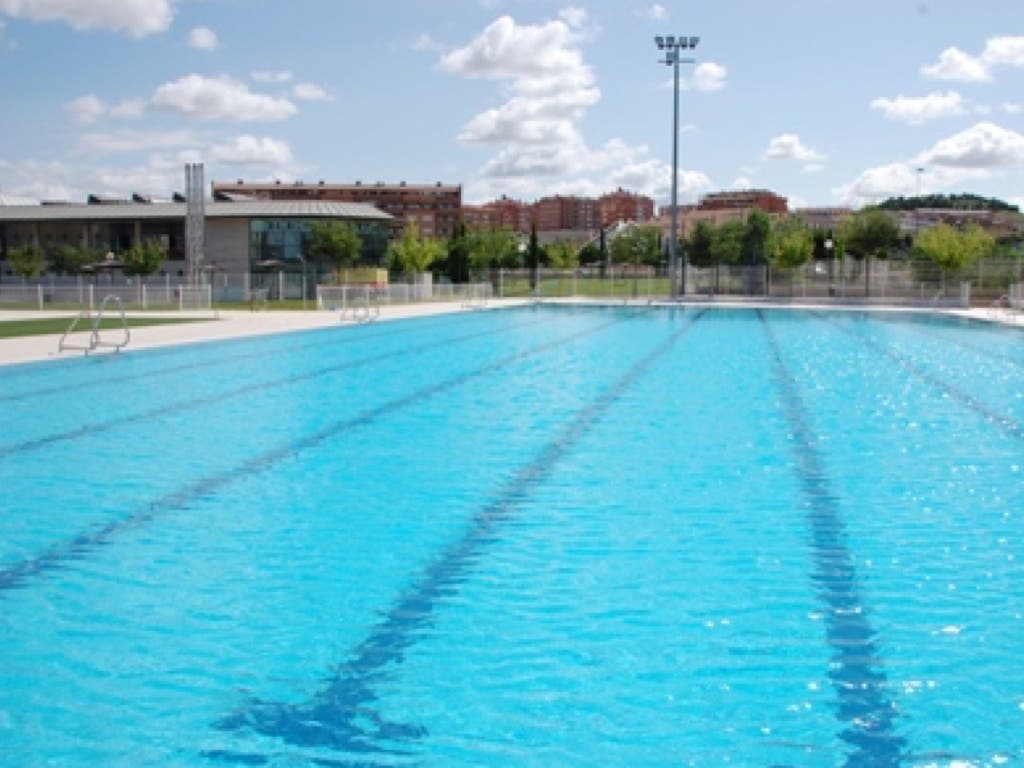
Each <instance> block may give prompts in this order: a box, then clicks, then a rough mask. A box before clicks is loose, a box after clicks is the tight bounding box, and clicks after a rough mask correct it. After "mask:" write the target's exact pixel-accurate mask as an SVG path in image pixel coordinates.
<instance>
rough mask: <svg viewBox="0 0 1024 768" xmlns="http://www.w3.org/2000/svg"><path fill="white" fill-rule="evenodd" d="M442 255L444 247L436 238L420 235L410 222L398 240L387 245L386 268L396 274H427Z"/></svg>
mask: <svg viewBox="0 0 1024 768" xmlns="http://www.w3.org/2000/svg"><path fill="white" fill-rule="evenodd" d="M443 255H444V245H443V244H442V243H441V241H440V240H438V239H437V238H436V237H423V236H422V235H420V230H419V227H418V226H417V225H416V222H414V221H410V222H409V223H408V224H407V225H406V227H405V232H403V233H402V238H401V239H400V240H393V241H391V243H390V244H389V245H388V250H387V260H388V266H389V267H390V268H391V269H393V270H396V271H398V272H408V273H413V274H415V273H419V272H427V271H428V270H430V268H431V267H432V266H433V265H434V264H435V263H436V262H438V261H440V260H441V257H442V256H443Z"/></svg>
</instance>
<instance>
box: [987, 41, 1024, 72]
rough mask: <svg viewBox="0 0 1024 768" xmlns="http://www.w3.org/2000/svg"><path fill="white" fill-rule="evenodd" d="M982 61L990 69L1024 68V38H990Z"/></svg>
mask: <svg viewBox="0 0 1024 768" xmlns="http://www.w3.org/2000/svg"><path fill="white" fill-rule="evenodd" d="M981 60H982V61H983V62H985V64H987V65H988V66H990V67H1024V37H1020V36H1018V37H1009V36H1003V37H990V38H989V39H988V40H987V41H986V42H985V50H984V51H982V52H981Z"/></svg>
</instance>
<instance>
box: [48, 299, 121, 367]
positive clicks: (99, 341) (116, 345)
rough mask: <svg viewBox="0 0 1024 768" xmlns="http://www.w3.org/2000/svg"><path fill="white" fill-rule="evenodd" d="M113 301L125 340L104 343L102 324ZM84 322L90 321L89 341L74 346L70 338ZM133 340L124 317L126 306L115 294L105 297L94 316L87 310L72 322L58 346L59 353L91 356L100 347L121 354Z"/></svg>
mask: <svg viewBox="0 0 1024 768" xmlns="http://www.w3.org/2000/svg"><path fill="white" fill-rule="evenodd" d="M111 301H116V302H117V308H118V311H119V312H120V313H121V328H122V329H123V330H124V338H123V339H122V340H121V341H104V340H103V338H102V337H101V336H100V324H101V323H102V322H103V313H104V312H106V310H107V304H108V303H109V302H111ZM82 320H88V321H89V324H90V327H89V340H88V342H87V343H86V344H74V343H72V342H69V341H68V336H70V335H71V334H72V333H74V332H75V330H76V329H77V328H78V324H79V323H80V322H81V321H82ZM130 339H131V331H129V330H128V320H127V318H125V316H124V304H123V303H122V301H121V297H120V296H117V295H115V294H113V293H111V294H109V295H107V296H106V297H104V299H103V301H102V302H100V308H99V310H98V311H97V312H96V314H95V315H94V314H93V313H92V310H86V311H83V312H79V313H78V315H77V317H75V319H74V320H72V321H71V325H69V326H68V329H67V330H66V331H64V335H63V336H61V337H60V342H59V343H58V344H57V352H58V353H60V352H63V351H64V350H66V349H68V350H76V351H80V352H84V353H85V354H87V355H88V354H89V353H90V352H93V351H95V350H96V349H98V348H100V347H110V348H112V349H113V350H114V351H115V352H120V351H121V349H122V348H123V347H126V346H128V341H129V340H130Z"/></svg>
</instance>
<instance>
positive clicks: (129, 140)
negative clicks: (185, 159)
mask: <svg viewBox="0 0 1024 768" xmlns="http://www.w3.org/2000/svg"><path fill="white" fill-rule="evenodd" d="M201 144H202V140H201V139H200V138H199V137H198V136H197V135H196V134H194V133H192V132H191V131H180V130H179V131H134V130H124V131H106V132H100V133H87V134H84V135H83V136H82V137H81V138H80V139H79V145H80V146H81V147H82V149H84V150H86V151H88V152H90V153H99V154H123V153H130V152H142V151H152V150H170V149H177V150H180V149H186V148H194V147H198V146H200V145H201Z"/></svg>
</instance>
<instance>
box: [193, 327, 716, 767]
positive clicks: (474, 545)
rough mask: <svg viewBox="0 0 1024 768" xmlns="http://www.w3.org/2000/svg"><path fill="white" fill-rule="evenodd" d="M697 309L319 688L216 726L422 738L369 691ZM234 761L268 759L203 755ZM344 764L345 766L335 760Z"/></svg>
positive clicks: (423, 576)
mask: <svg viewBox="0 0 1024 768" xmlns="http://www.w3.org/2000/svg"><path fill="white" fill-rule="evenodd" d="M706 311H707V310H705V309H702V310H700V311H698V312H697V313H696V315H694V316H693V317H692V318H691V319H689V322H683V323H682V324H681V326H680V327H679V328H678V329H676V330H675V331H673V332H672V333H671V334H670V335H669V336H668V337H667V338H666V339H665V340H663V341H662V342H661V343H660V344H658V345H657V346H656V347H655V348H654V349H653V350H651V351H650V352H648V353H647V354H646V355H645V356H644V357H643V358H641V359H640V360H638V361H637V362H635V363H633V364H632V366H630V368H629V369H628V370H627V371H626V372H625V373H624V374H622V376H620V377H619V378H618V379H617V380H616V381H615V382H613V383H612V384H611V386H609V387H608V388H607V389H606V390H605V391H604V392H602V393H601V394H600V395H598V397H597V398H596V399H595V400H593V401H592V402H590V403H589V404H588V405H586V406H585V407H583V408H582V409H581V410H579V411H577V412H576V414H575V415H574V416H572V417H571V418H569V419H568V420H567V421H565V422H563V424H562V426H561V427H560V428H559V429H558V431H557V433H556V434H555V435H554V437H553V438H552V439H551V440H550V441H549V442H548V443H547V444H545V445H544V446H543V447H542V448H541V449H540V451H539V452H538V453H537V455H536V456H535V457H534V459H533V460H532V461H530V462H529V463H528V464H526V465H524V466H523V467H521V468H520V469H519V471H518V472H517V473H516V475H515V476H514V477H513V478H512V479H510V480H509V481H508V482H507V483H506V484H505V486H504V487H503V488H502V489H501V490H500V491H499V492H498V493H497V495H496V496H495V497H494V498H493V499H492V500H491V501H489V502H487V503H486V504H484V505H483V506H482V507H481V508H480V509H479V510H478V511H477V512H476V514H475V515H474V516H473V518H472V519H471V520H470V522H469V527H468V529H467V530H466V532H465V533H464V534H463V535H462V537H461V538H459V539H457V540H456V541H454V542H453V543H452V544H451V545H450V546H448V547H447V548H446V549H445V550H444V551H442V552H441V553H440V554H439V555H438V557H437V558H436V559H435V560H434V561H433V562H432V563H431V564H430V565H428V566H427V567H426V568H425V569H424V570H423V571H422V572H421V573H420V574H419V576H417V577H416V578H415V579H414V580H413V582H412V584H411V585H410V587H409V588H408V589H407V590H406V592H405V593H404V594H402V595H400V596H399V597H398V599H397V600H396V602H395V603H394V604H393V605H391V606H390V607H389V608H385V609H383V610H382V611H381V614H382V615H383V617H384V618H383V619H382V620H381V621H380V622H379V623H378V624H377V625H375V626H374V627H373V628H372V629H371V630H370V633H369V635H368V636H367V637H366V639H364V640H363V641H362V642H361V643H359V645H357V646H356V647H355V648H354V649H353V650H352V652H351V654H350V658H349V659H348V660H347V661H343V662H341V663H340V664H339V665H338V666H337V667H336V668H335V671H334V672H333V674H332V676H331V678H330V679H329V680H328V681H327V683H326V685H325V687H324V688H322V689H321V690H319V691H317V692H316V693H314V694H313V695H312V697H311V698H310V699H309V701H307V702H304V703H301V704H286V703H280V702H270V701H261V700H258V699H257V700H252V701H248V702H245V703H244V704H243V705H242V706H241V707H240V708H239V709H238V711H236V712H233V713H231V714H230V715H227V716H226V717H224V718H223V719H221V720H220V721H218V722H217V723H216V727H217V728H219V729H221V730H225V731H238V730H242V731H254V732H256V733H259V734H261V735H262V736H269V737H272V738H276V739H280V740H282V741H284V742H286V743H289V744H292V745H294V746H299V747H307V748H309V747H320V748H327V749H331V750H337V751H342V752H349V753H359V754H366V753H384V754H405V750H404V749H395V748H391V747H387V746H384V745H382V744H380V743H379V742H381V741H390V742H411V741H416V740H419V739H421V738H423V737H424V736H426V735H427V732H426V729H425V728H423V727H422V726H419V725H415V724H405V723H396V722H391V721H388V720H387V719H386V718H385V717H384V716H383V715H382V714H380V713H379V712H378V711H377V710H376V708H375V707H374V706H373V705H374V703H375V702H376V701H378V699H379V698H380V697H379V696H378V694H377V693H376V692H375V690H374V688H375V686H377V685H378V684H379V683H380V682H382V681H383V680H384V679H385V678H386V676H387V675H388V672H389V668H391V667H394V666H395V665H398V664H401V663H402V661H403V658H404V654H405V651H406V649H408V648H409V647H410V646H412V645H413V644H414V643H415V642H416V641H417V640H418V639H419V637H420V633H421V631H422V630H424V629H426V628H427V627H429V626H430V624H431V622H432V620H433V616H434V613H435V612H436V611H437V609H438V604H439V603H440V602H441V601H442V600H443V599H444V598H445V597H447V596H450V595H452V594H454V593H455V592H457V591H458V589H459V585H460V584H461V583H462V582H463V581H464V580H465V579H466V578H467V572H468V571H469V570H470V569H471V568H472V567H473V565H474V564H475V563H476V562H477V560H478V559H479V558H480V557H481V556H482V555H483V553H484V550H485V549H486V548H487V547H488V545H489V544H491V543H492V542H494V541H495V540H496V539H497V538H498V536H499V530H498V529H499V527H500V526H501V525H502V524H503V523H506V522H507V521H509V520H510V519H511V518H512V517H513V516H514V515H515V513H516V512H517V510H518V509H519V507H521V506H522V505H523V504H524V503H525V502H526V501H527V500H528V499H529V497H530V496H531V495H532V494H533V493H534V492H535V491H536V489H537V486H538V485H540V484H541V483H542V482H543V481H545V480H546V479H547V478H548V477H549V476H550V475H551V474H552V473H553V471H554V468H555V466H556V464H557V463H558V462H559V460H560V459H561V458H562V457H563V456H565V454H566V453H568V452H569V451H570V450H571V449H572V448H573V447H574V446H575V445H576V444H577V443H578V442H579V441H580V439H581V438H583V437H584V436H585V435H586V434H587V433H588V432H589V431H590V430H591V428H592V427H593V425H594V424H595V422H597V421H598V420H599V419H600V418H601V417H602V416H603V415H604V413H605V412H606V411H608V410H609V408H611V407H612V405H614V404H615V403H616V402H617V401H618V400H619V399H620V398H621V397H622V396H623V395H624V394H625V392H626V391H627V390H628V389H629V388H630V387H631V386H632V385H633V384H634V383H635V382H636V381H638V380H639V379H640V378H641V377H642V376H643V375H644V374H646V373H647V371H648V370H650V368H651V367H652V366H653V365H654V363H655V362H656V361H657V360H658V359H659V358H661V357H662V356H664V355H665V354H666V353H667V352H668V351H669V350H670V349H671V348H672V347H673V346H674V345H675V344H676V342H678V340H679V339H680V338H681V337H682V336H683V334H685V333H686V332H687V331H688V330H689V329H690V328H691V327H693V325H694V324H695V323H696V322H697V321H698V320H699V319H700V318H701V317H702V316H703V315H704V313H705V312H706ZM203 756H204V757H208V758H209V757H213V758H217V759H221V760H227V761H232V762H239V763H253V764H260V763H264V762H266V761H267V760H268V758H267V757H266V756H265V755H262V754H259V753H244V752H231V751H227V750H214V751H207V752H204V753H203ZM339 764H347V763H339Z"/></svg>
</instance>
